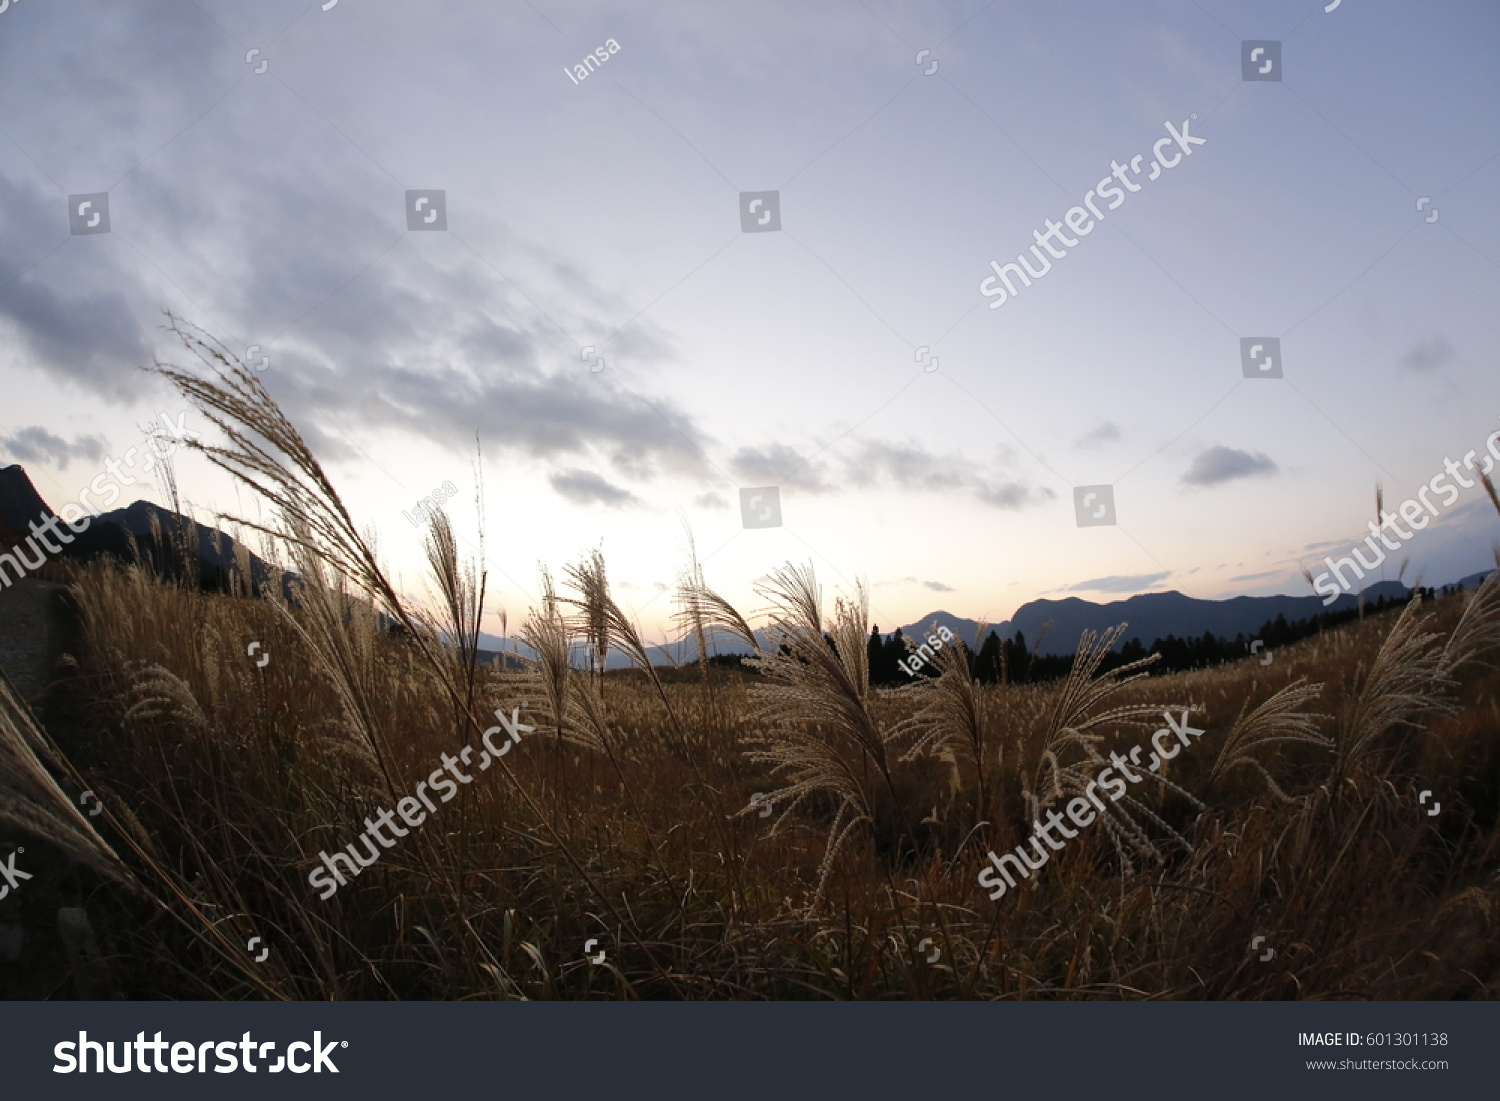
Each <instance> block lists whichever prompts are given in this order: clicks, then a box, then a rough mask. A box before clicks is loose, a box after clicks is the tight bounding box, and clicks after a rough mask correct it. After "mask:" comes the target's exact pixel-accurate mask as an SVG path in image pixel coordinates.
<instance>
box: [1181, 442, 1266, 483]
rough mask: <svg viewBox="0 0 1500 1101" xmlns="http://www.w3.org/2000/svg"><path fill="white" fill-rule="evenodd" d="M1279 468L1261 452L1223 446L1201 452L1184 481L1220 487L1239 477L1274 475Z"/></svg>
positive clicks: (1183, 477) (1183, 478)
mask: <svg viewBox="0 0 1500 1101" xmlns="http://www.w3.org/2000/svg"><path fill="white" fill-rule="evenodd" d="M1278 469H1279V468H1278V467H1277V465H1276V464H1275V462H1273V461H1272V460H1271V458H1270V456H1268V455H1266V454H1264V453H1262V452H1260V451H1240V450H1239V449H1237V448H1233V447H1224V446H1222V445H1220V446H1215V447H1210V448H1209V449H1208V450H1207V451H1203V452H1200V453H1199V454H1198V455H1197V456H1196V457H1195V458H1194V459H1193V462H1192V465H1191V466H1189V467H1188V469H1187V473H1186V474H1184V475H1183V476H1182V480H1183V481H1184V482H1185V483H1187V484H1188V485H1190V486H1217V485H1223V484H1224V483H1225V482H1232V481H1234V479H1236V478H1248V477H1251V476H1253V475H1257V474H1274V473H1276V471H1277V470H1278Z"/></svg>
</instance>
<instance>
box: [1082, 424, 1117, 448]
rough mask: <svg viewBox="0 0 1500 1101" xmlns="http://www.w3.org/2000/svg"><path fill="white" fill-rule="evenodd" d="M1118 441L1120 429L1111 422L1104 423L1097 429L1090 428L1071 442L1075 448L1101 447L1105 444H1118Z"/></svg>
mask: <svg viewBox="0 0 1500 1101" xmlns="http://www.w3.org/2000/svg"><path fill="white" fill-rule="evenodd" d="M1119 439H1120V428H1119V426H1118V425H1116V424H1115V423H1114V422H1112V421H1105V422H1104V423H1103V424H1101V425H1100V426H1099V427H1098V428H1092V429H1090V430H1089V431H1087V432H1085V433H1084V434H1083V435H1082V436H1079V437H1078V439H1076V440H1074V441H1073V446H1074V447H1077V448H1083V449H1085V450H1086V449H1088V448H1093V447H1103V446H1104V445H1105V444H1109V443H1118V442H1119Z"/></svg>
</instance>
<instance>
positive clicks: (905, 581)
mask: <svg viewBox="0 0 1500 1101" xmlns="http://www.w3.org/2000/svg"><path fill="white" fill-rule="evenodd" d="M888 585H921V586H922V587H923V588H924V589H931V590H932V591H933V592H935V593H951V592H956V591H957V590H956V589H954V588H953V587H952V586H951V585H944V584H943V583H942V582H941V581H918V580H917V579H916V578H915V577H902V578H899V579H898V580H895V581H877V582H875V588H877V589H881V588H885V587H886V586H888Z"/></svg>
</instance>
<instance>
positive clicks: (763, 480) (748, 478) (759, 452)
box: [729, 443, 834, 493]
mask: <svg viewBox="0 0 1500 1101" xmlns="http://www.w3.org/2000/svg"><path fill="white" fill-rule="evenodd" d="M729 470H730V473H732V474H733V475H734V476H735V477H736V478H739V479H740V480H741V481H742V483H743V484H744V485H746V486H754V485H774V486H779V485H784V484H790V485H793V486H795V487H796V488H797V489H800V490H802V491H803V492H804V493H829V492H831V491H832V490H833V488H834V487H833V486H832V485H831V484H830V483H829V482H828V481H826V480H825V478H824V472H825V470H826V467H825V466H824V465H823V464H821V463H818V462H816V461H815V460H814V459H812V458H804V457H803V455H802V453H801V452H799V451H798V450H797V449H796V448H793V447H788V446H787V445H786V444H784V443H771V444H761V445H759V446H754V447H742V448H740V449H739V450H738V451H736V452H735V453H734V454H733V455H731V456H730V457H729Z"/></svg>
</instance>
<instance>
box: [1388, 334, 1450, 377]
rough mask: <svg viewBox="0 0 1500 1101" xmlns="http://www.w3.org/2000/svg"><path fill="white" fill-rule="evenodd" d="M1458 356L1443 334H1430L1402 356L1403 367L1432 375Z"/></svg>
mask: <svg viewBox="0 0 1500 1101" xmlns="http://www.w3.org/2000/svg"><path fill="white" fill-rule="evenodd" d="M1457 358H1458V356H1457V355H1456V354H1455V353H1454V351H1453V345H1452V344H1449V343H1448V339H1447V337H1445V336H1443V335H1442V334H1441V333H1429V334H1428V335H1427V336H1424V337H1423V338H1422V339H1421V340H1419V341H1417V342H1416V344H1414V345H1413V346H1412V347H1411V348H1409V349H1407V351H1406V352H1405V353H1403V354H1402V356H1401V366H1403V367H1405V368H1406V369H1407V370H1409V371H1416V372H1417V373H1418V374H1423V375H1425V374H1430V373H1431V372H1433V371H1436V370H1437V369H1438V368H1439V367H1445V366H1447V365H1448V364H1450V363H1452V362H1453V361H1454V360H1455V359H1457Z"/></svg>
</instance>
